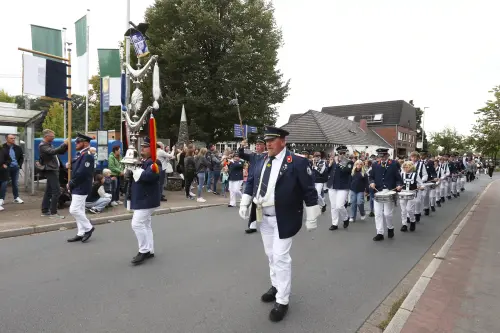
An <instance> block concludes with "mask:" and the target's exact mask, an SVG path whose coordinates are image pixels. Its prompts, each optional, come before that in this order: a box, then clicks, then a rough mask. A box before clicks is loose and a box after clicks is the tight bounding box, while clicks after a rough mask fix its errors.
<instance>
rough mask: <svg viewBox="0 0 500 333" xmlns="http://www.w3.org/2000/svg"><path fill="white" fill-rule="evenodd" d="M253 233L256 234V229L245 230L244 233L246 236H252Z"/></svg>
mask: <svg viewBox="0 0 500 333" xmlns="http://www.w3.org/2000/svg"><path fill="white" fill-rule="evenodd" d="M254 232H257V229H252V228H248V229H247V230H245V233H247V234H253V233H254Z"/></svg>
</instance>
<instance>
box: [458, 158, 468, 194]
mask: <svg viewBox="0 0 500 333" xmlns="http://www.w3.org/2000/svg"><path fill="white" fill-rule="evenodd" d="M457 166H458V171H459V173H460V178H458V184H457V186H458V188H460V192H463V191H465V179H466V177H465V174H466V172H467V168H466V166H465V163H464V159H461V158H459V157H458V158H457Z"/></svg>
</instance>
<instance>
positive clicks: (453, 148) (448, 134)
mask: <svg viewBox="0 0 500 333" xmlns="http://www.w3.org/2000/svg"><path fill="white" fill-rule="evenodd" d="M464 141H465V137H464V136H463V135H461V134H459V133H458V132H457V130H456V129H455V128H451V127H446V128H444V129H443V130H442V131H440V132H436V133H431V135H430V145H429V150H430V152H431V153H432V154H434V155H435V154H438V153H442V154H443V153H451V152H463V151H464V150H465V144H464Z"/></svg>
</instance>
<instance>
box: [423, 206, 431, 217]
mask: <svg viewBox="0 0 500 333" xmlns="http://www.w3.org/2000/svg"><path fill="white" fill-rule="evenodd" d="M430 213H431V212H430V210H429V208H426V209H424V215H425V216H429V214H430Z"/></svg>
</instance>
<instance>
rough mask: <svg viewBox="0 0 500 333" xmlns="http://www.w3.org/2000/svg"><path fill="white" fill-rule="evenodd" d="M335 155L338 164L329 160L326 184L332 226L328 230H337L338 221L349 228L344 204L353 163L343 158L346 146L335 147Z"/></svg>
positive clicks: (331, 159)
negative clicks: (337, 158)
mask: <svg viewBox="0 0 500 333" xmlns="http://www.w3.org/2000/svg"><path fill="white" fill-rule="evenodd" d="M337 153H338V154H339V160H338V162H335V160H334V158H333V157H331V158H330V165H329V171H328V182H327V184H326V187H327V188H328V197H329V198H330V205H331V206H332V208H331V210H332V226H331V227H330V230H337V229H338V228H339V220H341V221H343V222H344V228H347V227H348V226H349V215H348V214H347V209H346V208H345V203H346V201H347V195H348V194H349V186H350V181H351V173H352V166H353V163H352V161H351V160H350V159H348V158H347V157H346V156H345V154H346V153H347V147H346V146H339V147H337Z"/></svg>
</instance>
